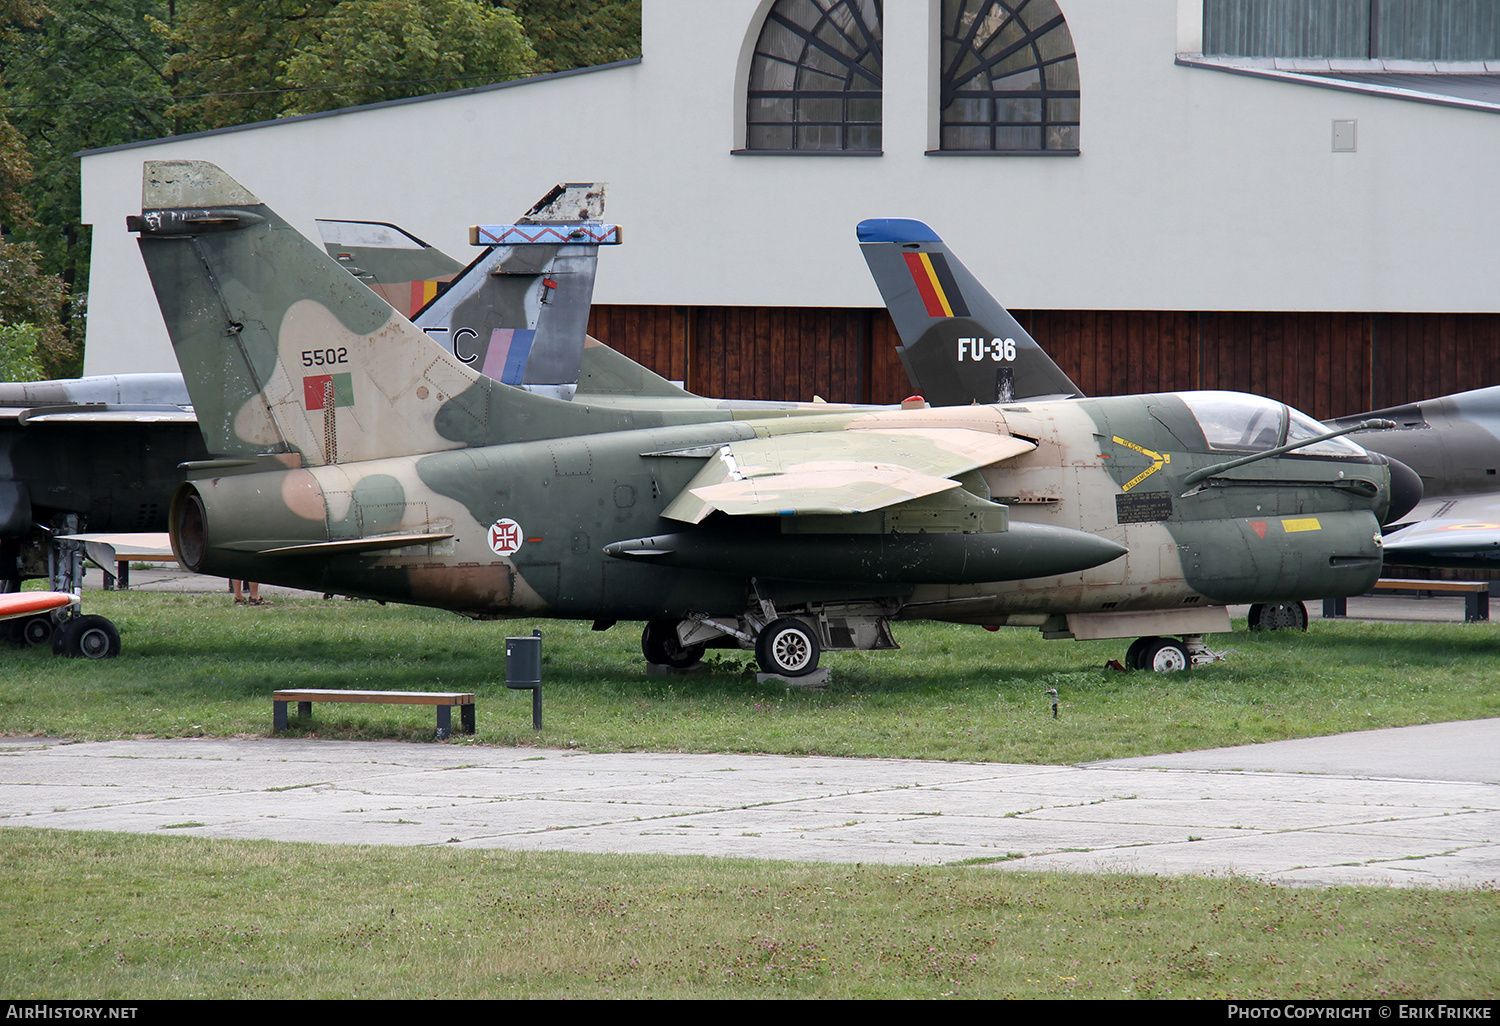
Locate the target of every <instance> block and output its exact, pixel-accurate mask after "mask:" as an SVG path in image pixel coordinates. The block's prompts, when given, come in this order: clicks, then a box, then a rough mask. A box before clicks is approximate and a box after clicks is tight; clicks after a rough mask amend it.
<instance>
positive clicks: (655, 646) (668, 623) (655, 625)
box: [641, 620, 705, 670]
mask: <svg viewBox="0 0 1500 1026" xmlns="http://www.w3.org/2000/svg"><path fill="white" fill-rule="evenodd" d="M678 623H679V621H677V620H652V621H650V622H649V623H647V624H646V627H645V629H644V630H642V631H641V655H643V656H645V657H646V662H648V663H656V664H657V665H658V666H672V667H675V668H676V669H679V670H685V669H687V668H688V667H689V666H696V665H697V664H698V663H700V662H702V660H703V649H704V648H705V646H703V645H688V646H686V647H684V646H683V644H682V642H680V641H678V640H677V624H678Z"/></svg>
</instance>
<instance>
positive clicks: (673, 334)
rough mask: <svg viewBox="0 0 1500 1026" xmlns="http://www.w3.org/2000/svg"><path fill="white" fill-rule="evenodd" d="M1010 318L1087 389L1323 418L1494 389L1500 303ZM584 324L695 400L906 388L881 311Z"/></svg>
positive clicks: (620, 315)
mask: <svg viewBox="0 0 1500 1026" xmlns="http://www.w3.org/2000/svg"><path fill="white" fill-rule="evenodd" d="M1012 313H1013V314H1014V315H1015V317H1016V319H1017V320H1018V321H1019V322H1020V323H1021V325H1022V326H1023V327H1025V328H1026V330H1027V331H1029V332H1030V333H1031V335H1032V337H1033V338H1035V339H1036V340H1037V341H1038V342H1039V343H1041V345H1042V347H1043V348H1044V349H1046V350H1047V352H1048V353H1049V354H1051V356H1052V358H1053V359H1055V360H1056V361H1057V362H1058V365H1059V366H1061V367H1062V368H1063V370H1064V371H1066V372H1067V373H1068V375H1069V376H1070V377H1071V378H1072V379H1073V380H1074V381H1075V382H1077V383H1078V386H1079V387H1080V388H1082V389H1083V390H1084V392H1085V393H1086V394H1088V395H1119V394H1129V393H1135V392H1158V391H1177V390H1183V389H1194V388H1202V389H1232V390H1234V391H1240V392H1254V393H1257V394H1259V395H1265V396H1269V397H1270V398H1272V399H1279V400H1281V401H1283V402H1287V403H1290V404H1291V405H1293V406H1295V407H1297V408H1298V409H1301V410H1305V411H1306V412H1308V413H1311V414H1312V415H1313V416H1315V417H1319V418H1326V417H1336V416H1342V415H1344V414H1349V413H1359V412H1362V411H1364V410H1370V409H1378V408H1381V407H1385V406H1394V405H1396V404H1398V403H1403V402H1411V401H1414V400H1417V399H1426V398H1429V397H1431V396H1436V395H1445V394H1447V393H1450V392H1459V391H1463V390H1465V389H1469V388H1481V387H1484V386H1486V385H1494V384H1500V314H1488V313H1487V314H1433V313H1408V314H1356V313H1184V312H1172V311H1165V312H1156V311H1137V310H1113V311H1111V310H1097V311H1093V310H1091V311H1077V310H1014V311H1012ZM589 333H590V334H591V335H593V336H594V337H595V338H597V339H599V340H600V341H602V342H605V343H607V344H609V345H611V346H614V347H615V348H616V349H618V350H620V351H621V352H623V353H624V354H625V355H627V356H629V357H630V358H631V359H634V360H637V361H639V362H641V363H643V364H645V365H646V366H648V367H650V368H651V369H652V370H654V371H656V372H657V373H658V374H661V375H663V376H664V377H667V378H671V379H673V380H675V381H686V382H687V387H688V388H689V389H690V390H691V391H694V392H697V393H698V394H700V395H710V396H722V397H724V398H731V399H794V400H807V399H811V398H812V397H813V396H814V395H819V396H822V397H823V398H824V399H827V400H829V401H830V402H875V403H893V402H899V401H900V400H901V399H903V398H905V397H906V396H907V395H909V394H911V392H912V391H913V389H912V385H911V383H910V382H909V381H908V380H907V378H906V372H905V370H904V369H903V368H902V366H901V361H900V359H899V358H898V357H897V356H896V352H895V350H896V345H897V337H896V330H895V326H894V325H893V324H892V323H891V319H890V317H889V316H888V315H887V314H886V312H885V311H884V310H866V309H843V308H838V309H800V308H781V307H659V306H595V307H594V310H593V314H592V316H591V317H590V319H589Z"/></svg>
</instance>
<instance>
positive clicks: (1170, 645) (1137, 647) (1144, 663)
mask: <svg viewBox="0 0 1500 1026" xmlns="http://www.w3.org/2000/svg"><path fill="white" fill-rule="evenodd" d="M1219 659H1220V656H1219V655H1218V654H1217V653H1214V652H1211V651H1209V649H1208V647H1207V646H1206V645H1204V644H1203V635H1201V634H1185V635H1183V637H1182V640H1181V641H1178V640H1177V639H1176V638H1154V637H1152V638H1137V639H1136V640H1135V641H1133V642H1131V645H1130V648H1129V649H1128V650H1126V652H1125V668H1126V669H1128V670H1150V671H1151V672H1153V673H1176V672H1177V671H1179V670H1186V669H1188V668H1189V667H1191V666H1202V665H1204V664H1206V663H1215V662H1218V661H1219Z"/></svg>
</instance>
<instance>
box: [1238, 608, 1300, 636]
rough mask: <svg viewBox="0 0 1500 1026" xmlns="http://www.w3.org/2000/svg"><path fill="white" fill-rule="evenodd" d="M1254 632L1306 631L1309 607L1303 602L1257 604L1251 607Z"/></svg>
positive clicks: (1251, 625)
mask: <svg viewBox="0 0 1500 1026" xmlns="http://www.w3.org/2000/svg"><path fill="white" fill-rule="evenodd" d="M1250 629H1251V630H1252V631H1305V630H1307V607H1306V606H1304V605H1303V604H1302V603H1301V602H1257V603H1256V604H1255V605H1253V606H1251V607H1250Z"/></svg>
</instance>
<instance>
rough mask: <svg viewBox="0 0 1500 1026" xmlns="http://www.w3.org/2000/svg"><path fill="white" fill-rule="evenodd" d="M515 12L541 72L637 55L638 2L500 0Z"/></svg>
mask: <svg viewBox="0 0 1500 1026" xmlns="http://www.w3.org/2000/svg"><path fill="white" fill-rule="evenodd" d="M501 2H504V3H505V5H506V6H507V7H510V8H511V9H512V10H514V11H515V12H516V14H517V15H519V16H520V18H521V22H522V24H524V25H525V26H526V29H527V33H528V34H529V35H530V36H531V45H532V46H534V47H535V48H536V53H537V60H538V62H539V64H540V66H541V67H542V68H543V69H544V70H546V71H568V70H570V69H572V68H587V67H591V66H593V65H596V64H612V63H614V62H615V61H623V60H629V59H630V58H632V57H639V56H640V55H641V0H501Z"/></svg>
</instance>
